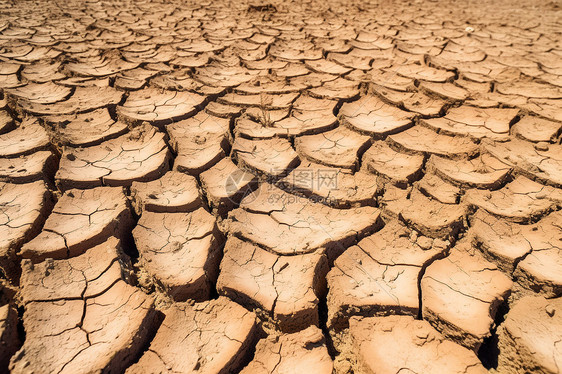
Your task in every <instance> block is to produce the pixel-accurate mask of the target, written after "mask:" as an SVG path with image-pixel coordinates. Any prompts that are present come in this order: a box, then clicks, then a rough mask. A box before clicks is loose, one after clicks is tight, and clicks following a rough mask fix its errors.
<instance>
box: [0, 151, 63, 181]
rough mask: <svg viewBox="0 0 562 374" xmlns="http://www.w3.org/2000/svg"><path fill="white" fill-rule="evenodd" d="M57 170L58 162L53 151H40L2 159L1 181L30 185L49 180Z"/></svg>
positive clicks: (0, 165) (0, 167) (0, 166)
mask: <svg viewBox="0 0 562 374" xmlns="http://www.w3.org/2000/svg"><path fill="white" fill-rule="evenodd" d="M56 169H57V160H56V157H55V155H53V154H52V153H51V151H39V152H35V153H32V154H30V155H27V156H20V157H18V158H0V181H2V182H11V183H30V182H35V181H38V180H44V181H47V180H49V179H50V178H51V177H52V176H53V175H54V174H55V171H56Z"/></svg>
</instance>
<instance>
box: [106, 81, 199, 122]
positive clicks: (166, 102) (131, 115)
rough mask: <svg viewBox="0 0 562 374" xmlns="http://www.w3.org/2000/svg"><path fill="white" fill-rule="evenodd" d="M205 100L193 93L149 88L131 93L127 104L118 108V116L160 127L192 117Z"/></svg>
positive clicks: (126, 119)
mask: <svg viewBox="0 0 562 374" xmlns="http://www.w3.org/2000/svg"><path fill="white" fill-rule="evenodd" d="M205 100H206V99H205V96H202V95H199V94H196V93H193V92H174V91H159V90H156V89H153V88H147V89H144V90H140V91H134V92H132V93H130V94H129V97H128V98H127V100H126V101H125V103H124V104H123V105H122V106H118V107H117V115H119V116H120V117H122V118H123V119H124V120H125V121H129V122H132V123H140V122H143V121H148V122H150V123H152V124H154V125H160V124H165V123H169V122H171V121H174V120H180V119H184V118H186V117H189V116H191V115H192V114H194V113H195V112H196V111H197V110H198V108H199V107H200V106H201V105H202V104H203V103H204V102H205Z"/></svg>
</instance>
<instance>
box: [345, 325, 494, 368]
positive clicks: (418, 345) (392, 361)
mask: <svg viewBox="0 0 562 374" xmlns="http://www.w3.org/2000/svg"><path fill="white" fill-rule="evenodd" d="M349 334H350V335H351V343H350V346H349V348H348V349H349V352H346V354H348V355H350V354H353V355H354V356H355V355H356V357H357V358H356V359H357V363H356V364H355V366H356V367H355V370H356V371H355V372H364V373H399V372H401V371H404V372H412V373H451V374H453V373H456V374H485V373H487V372H488V371H487V370H486V369H485V368H484V367H483V366H482V364H481V363H480V361H479V360H478V357H476V354H474V352H471V351H470V350H468V349H466V348H464V347H462V346H460V345H458V344H455V343H454V342H452V341H450V340H447V339H446V338H445V337H444V336H443V335H441V334H439V333H438V332H437V331H435V330H434V329H433V328H432V327H431V325H430V324H429V323H427V322H426V321H419V320H415V319H414V318H412V317H410V316H388V317H371V318H353V319H352V320H351V321H350V329H349Z"/></svg>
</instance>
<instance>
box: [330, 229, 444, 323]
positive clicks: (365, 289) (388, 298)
mask: <svg viewBox="0 0 562 374" xmlns="http://www.w3.org/2000/svg"><path fill="white" fill-rule="evenodd" d="M448 246H449V243H448V242H445V241H442V240H440V239H431V238H428V237H425V236H419V235H418V234H417V233H416V232H415V231H412V230H409V229H408V228H407V227H406V226H404V225H403V224H402V223H400V222H398V221H396V220H392V221H390V222H389V223H388V224H387V225H386V226H385V227H384V228H383V229H381V230H380V231H378V232H376V233H375V234H373V235H371V236H368V237H366V238H364V239H363V240H361V241H360V242H359V243H358V244H357V245H356V246H353V247H351V248H349V249H347V250H346V251H345V252H344V253H343V254H342V255H341V256H340V257H338V259H337V260H336V261H335V263H334V267H333V268H332V269H331V270H330V272H329V273H328V277H327V280H328V287H329V293H328V322H327V324H328V327H329V328H330V329H331V330H336V331H339V330H341V329H342V328H345V327H346V325H347V321H348V319H349V318H350V317H351V316H353V315H362V316H374V315H378V316H383V315H388V314H408V315H412V316H417V315H418V311H419V306H420V305H419V292H418V281H419V278H420V276H421V274H422V272H423V270H424V269H425V267H426V266H427V265H429V264H430V263H431V262H432V261H434V260H435V259H436V258H439V257H442V256H443V255H444V254H445V251H446V250H447V248H448Z"/></svg>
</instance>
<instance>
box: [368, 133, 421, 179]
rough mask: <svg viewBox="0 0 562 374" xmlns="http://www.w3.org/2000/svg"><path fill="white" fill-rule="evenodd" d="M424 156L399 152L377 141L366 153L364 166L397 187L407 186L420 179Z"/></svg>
mask: <svg viewBox="0 0 562 374" xmlns="http://www.w3.org/2000/svg"><path fill="white" fill-rule="evenodd" d="M423 163H424V156H422V155H418V154H413V155H412V154H407V153H401V152H397V151H395V150H394V149H392V148H391V147H389V146H388V144H387V143H385V142H383V141H375V142H373V145H372V146H371V147H370V148H369V149H368V150H367V151H366V152H365V153H364V155H363V162H362V165H364V167H365V168H366V169H367V170H368V171H370V172H372V173H374V174H377V175H380V176H383V177H385V178H387V179H388V180H390V181H391V182H392V183H393V184H395V185H397V186H404V187H405V186H407V185H408V183H411V182H413V181H414V180H415V179H417V178H419V176H420V174H421V169H422V167H423Z"/></svg>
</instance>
